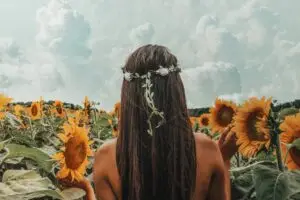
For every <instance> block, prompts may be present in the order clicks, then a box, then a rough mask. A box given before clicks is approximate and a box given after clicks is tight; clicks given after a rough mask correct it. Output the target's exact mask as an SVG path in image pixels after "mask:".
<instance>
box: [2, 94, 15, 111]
mask: <svg viewBox="0 0 300 200" xmlns="http://www.w3.org/2000/svg"><path fill="white" fill-rule="evenodd" d="M12 100H13V99H12V98H10V97H7V96H5V95H4V94H1V93H0V110H1V109H3V108H5V107H6V106H7V105H8V104H9V103H10V102H11V101H12Z"/></svg>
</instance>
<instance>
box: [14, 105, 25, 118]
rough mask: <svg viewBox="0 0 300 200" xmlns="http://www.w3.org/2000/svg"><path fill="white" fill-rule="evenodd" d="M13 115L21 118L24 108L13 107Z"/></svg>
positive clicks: (19, 106)
mask: <svg viewBox="0 0 300 200" xmlns="http://www.w3.org/2000/svg"><path fill="white" fill-rule="evenodd" d="M14 112H15V115H16V116H18V117H21V116H22V115H23V114H24V113H25V108H24V107H23V106H21V105H15V106H14Z"/></svg>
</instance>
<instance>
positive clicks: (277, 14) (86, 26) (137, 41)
mask: <svg viewBox="0 0 300 200" xmlns="http://www.w3.org/2000/svg"><path fill="white" fill-rule="evenodd" d="M299 7H300V2H299V1H298V0H289V3H286V2H283V1H280V0H245V1H241V0H203V1H199V0H128V1H119V0H102V1H100V0H85V1H79V0H69V1H67V0H22V1H20V0H0V24H1V29H0V92H4V93H6V94H8V95H10V96H12V97H14V99H15V100H16V101H19V100H24V101H28V100H33V99H38V98H39V96H41V95H42V96H43V97H44V99H46V100H47V99H61V100H64V101H69V102H74V103H80V102H81V101H82V100H83V98H84V96H85V95H87V96H89V97H90V98H91V99H92V100H95V101H98V102H100V103H101V105H102V107H103V108H105V109H110V108H112V106H113V104H114V103H115V101H118V100H119V99H120V86H121V81H122V74H121V71H120V67H121V66H122V65H123V64H124V62H125V59H126V57H127V56H128V55H129V53H130V52H132V51H133V50H134V49H135V48H137V47H138V46H140V45H143V44H147V43H157V44H162V45H165V46H167V47H169V48H170V49H171V51H172V52H173V53H174V54H176V55H177V57H178V59H179V61H180V65H181V67H182V68H183V72H182V78H183V80H184V84H185V88H186V94H187V98H188V105H189V107H202V106H208V105H211V104H212V103H213V101H214V99H215V98H216V97H217V96H220V97H222V98H227V99H233V100H236V101H242V100H243V99H245V98H247V97H249V96H254V95H255V96H259V97H260V96H263V95H264V96H268V97H269V96H273V98H276V99H278V100H280V101H287V100H293V99H295V98H299V97H300V88H299V85H300V67H299V66H298V65H299V63H300V62H299V61H300V42H299V41H300V40H299V39H300V28H299V26H298V24H299V22H300V16H299V15H300V14H299V12H298V10H297V8H299Z"/></svg>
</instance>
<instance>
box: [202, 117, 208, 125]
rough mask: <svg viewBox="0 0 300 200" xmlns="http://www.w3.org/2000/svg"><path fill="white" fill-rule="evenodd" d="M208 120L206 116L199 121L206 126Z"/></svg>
mask: <svg viewBox="0 0 300 200" xmlns="http://www.w3.org/2000/svg"><path fill="white" fill-rule="evenodd" d="M208 122H209V120H208V118H206V117H205V118H203V119H202V120H201V123H202V124H203V125H204V126H208V124H209V123H208Z"/></svg>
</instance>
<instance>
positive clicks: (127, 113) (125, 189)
mask: <svg viewBox="0 0 300 200" xmlns="http://www.w3.org/2000/svg"><path fill="white" fill-rule="evenodd" d="M160 65H161V66H164V67H169V66H171V65H173V66H175V67H177V65H178V64H177V58H176V57H175V56H174V55H173V54H171V53H170V51H169V50H168V49H167V48H166V47H164V46H159V45H145V46H142V47H140V48H138V49H137V50H136V51H134V52H133V53H132V54H131V55H130V56H129V58H128V60H127V62H126V64H125V66H124V69H125V70H126V71H128V72H134V73H135V72H136V73H139V74H140V75H141V74H146V73H147V72H148V71H149V70H157V69H158V68H159V66H160ZM151 82H152V84H153V88H152V92H153V93H154V97H153V99H154V102H155V106H156V107H157V108H158V110H159V111H163V112H164V117H165V119H166V123H165V124H164V125H162V126H160V127H159V128H157V129H155V130H154V133H153V135H152V136H150V135H149V134H148V133H147V129H148V124H147V119H148V117H149V112H150V111H149V108H148V106H147V102H146V99H145V97H144V88H143V87H142V85H143V84H144V80H143V79H134V80H132V81H130V82H128V81H126V80H124V81H123V85H122V92H121V116H120V124H119V126H120V127H119V128H120V133H119V137H118V140H117V166H118V170H119V174H120V177H121V185H122V200H148V199H149V200H168V199H171V200H190V199H191V198H192V195H193V193H194V189H195V179H196V150H195V138H194V135H193V131H192V127H191V124H190V121H189V117H188V111H187V105H186V98H185V91H184V87H183V83H182V81H181V78H180V75H179V73H176V72H174V73H171V74H169V75H168V76H164V77H162V76H159V75H153V76H152V78H151ZM156 120H158V119H156ZM154 121H155V119H154ZM153 124H154V125H155V123H153Z"/></svg>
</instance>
